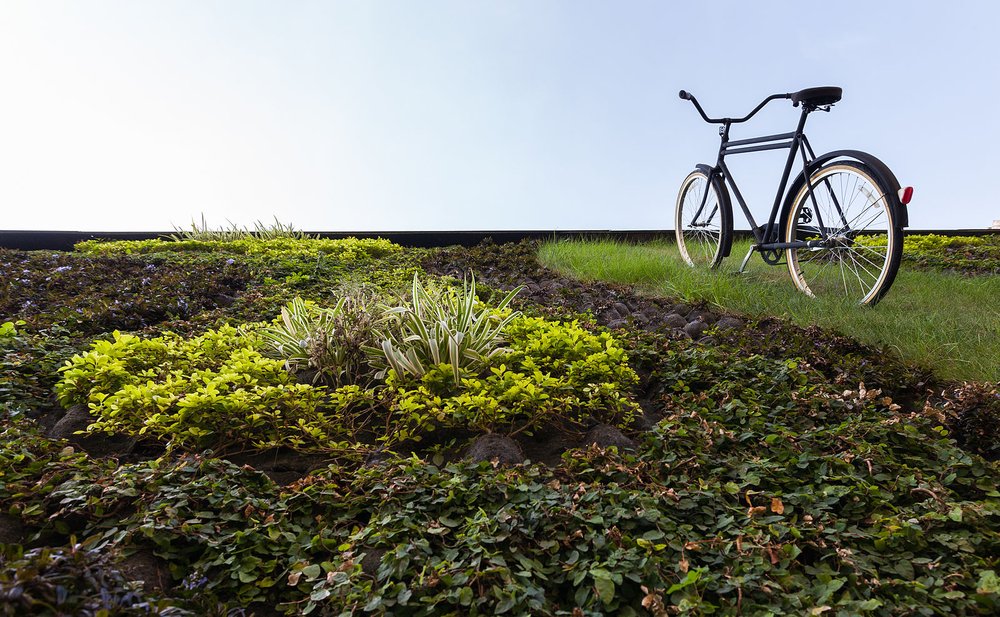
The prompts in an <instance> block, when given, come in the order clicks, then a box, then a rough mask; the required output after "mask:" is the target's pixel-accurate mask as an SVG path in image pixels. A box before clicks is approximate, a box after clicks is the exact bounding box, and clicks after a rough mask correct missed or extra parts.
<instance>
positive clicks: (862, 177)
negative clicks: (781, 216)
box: [786, 162, 902, 305]
mask: <svg viewBox="0 0 1000 617" xmlns="http://www.w3.org/2000/svg"><path fill="white" fill-rule="evenodd" d="M810 183H811V184H812V187H813V190H812V195H810V194H809V191H808V187H805V186H804V187H803V188H802V189H801V190H800V191H799V194H798V195H797V196H796V198H795V202H794V205H793V207H792V208H791V210H790V212H789V218H788V221H787V226H786V229H787V233H786V239H787V240H788V241H789V242H792V241H796V240H818V241H821V242H822V246H820V247H813V248H798V249H788V251H787V261H788V271H789V274H790V275H791V277H792V280H793V281H794V282H795V284H796V286H797V287H798V288H799V289H800V290H801V291H803V292H805V293H807V294H809V295H811V296H839V297H843V298H846V299H849V300H852V301H854V302H858V303H860V304H869V305H870V304H875V303H876V302H878V300H879V299H880V298H881V297H882V296H883V295H884V294H885V292H886V291H888V288H889V285H891V284H892V280H893V278H894V277H895V274H896V269H897V268H898V266H899V250H898V248H899V247H900V246H901V243H902V237H901V236H902V234H901V232H900V231H899V230H898V229H897V228H896V224H895V219H894V215H893V210H892V205H891V203H890V199H891V195H889V194H888V193H887V191H886V190H885V189H884V188H883V187H881V186H880V184H879V182H878V181H877V180H876V179H875V177H874V175H873V174H872V172H871V171H870V170H868V169H867V168H866V167H864V166H863V165H860V164H858V163H853V162H842V163H835V164H832V165H828V166H826V167H823V168H822V169H820V170H819V171H818V172H816V173H815V174H813V176H812V178H810Z"/></svg>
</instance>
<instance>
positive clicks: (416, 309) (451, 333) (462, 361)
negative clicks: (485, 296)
mask: <svg viewBox="0 0 1000 617" xmlns="http://www.w3.org/2000/svg"><path fill="white" fill-rule="evenodd" d="M470 279H471V280H466V281H464V282H463V288H462V291H461V292H459V291H457V290H454V289H450V288H449V289H433V288H432V289H430V290H429V289H427V288H425V287H424V286H423V285H422V284H421V283H420V278H419V276H417V275H416V274H415V275H414V276H413V285H412V288H411V296H410V300H409V302H406V303H404V304H402V305H401V306H397V307H393V308H390V309H388V310H387V311H386V317H387V319H386V321H387V323H386V324H385V325H384V326H383V327H382V328H380V330H379V331H378V333H377V338H378V340H379V341H380V346H381V349H378V348H375V349H371V350H370V354H371V356H372V362H373V364H375V365H377V366H381V368H382V370H381V371H380V373H379V375H380V376H385V374H386V373H387V372H388V370H389V369H391V370H393V371H395V373H396V374H397V375H401V376H402V375H409V376H412V377H416V378H420V377H422V376H424V375H425V374H427V373H428V372H429V371H430V370H432V369H433V368H434V367H436V366H438V365H441V364H447V365H449V366H450V367H451V371H452V377H453V379H454V383H455V385H459V384H461V381H462V376H463V374H469V373H471V374H475V373H476V372H478V371H480V370H482V369H483V368H484V367H485V366H486V363H487V362H488V361H489V360H490V358H493V357H494V356H496V355H498V354H502V353H504V352H505V351H506V350H505V349H504V348H503V347H502V344H503V330H504V328H505V327H506V326H507V324H509V323H510V322H511V320H512V319H514V318H515V317H516V316H517V315H518V313H517V312H515V311H509V310H507V305H508V304H510V301H511V300H512V299H513V298H514V296H515V295H517V293H518V292H519V291H520V290H521V289H522V288H521V287H517V288H515V289H513V290H511V291H510V292H509V293H508V294H507V295H506V296H504V298H503V299H502V300H501V301H500V302H499V304H497V305H496V307H489V306H486V305H484V304H483V303H482V302H480V301H479V298H478V297H476V277H475V275H472V276H471V277H470Z"/></svg>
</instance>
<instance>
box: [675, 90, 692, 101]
mask: <svg viewBox="0 0 1000 617" xmlns="http://www.w3.org/2000/svg"><path fill="white" fill-rule="evenodd" d="M677 96H679V97H681V98H682V99H684V100H685V101H690V100H691V93H690V92H688V91H687V90H681V91H680V92H678V93H677Z"/></svg>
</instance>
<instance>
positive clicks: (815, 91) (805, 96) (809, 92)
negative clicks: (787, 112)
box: [792, 86, 844, 107]
mask: <svg viewBox="0 0 1000 617" xmlns="http://www.w3.org/2000/svg"><path fill="white" fill-rule="evenodd" d="M843 94H844V89H843V88H838V87H836V86H821V87H819V88H806V89H805V90H799V91H798V92H796V93H795V94H793V95H792V105H794V106H795V107H798V106H799V103H802V104H803V105H808V106H809V107H822V106H824V105H833V104H834V103H836V102H837V101H839V100H840V97H841V96H843Z"/></svg>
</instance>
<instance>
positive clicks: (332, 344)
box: [261, 292, 375, 387]
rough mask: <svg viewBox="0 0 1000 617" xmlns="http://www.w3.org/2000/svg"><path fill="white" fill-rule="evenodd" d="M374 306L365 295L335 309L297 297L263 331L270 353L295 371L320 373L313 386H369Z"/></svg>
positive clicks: (352, 296)
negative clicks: (369, 355)
mask: <svg viewBox="0 0 1000 617" xmlns="http://www.w3.org/2000/svg"><path fill="white" fill-rule="evenodd" d="M373 303H374V301H373V298H372V296H371V295H369V294H367V293H365V292H356V293H353V294H350V295H344V296H343V297H341V298H340V299H339V300H338V301H337V303H336V305H335V306H333V307H332V308H326V307H321V306H317V305H316V304H315V303H313V302H307V301H305V300H303V299H302V298H295V299H294V300H292V301H291V302H289V303H288V304H287V305H286V306H285V307H284V308H282V309H281V318H280V320H276V323H275V324H274V325H272V326H270V327H268V328H264V329H263V330H261V337H262V339H263V341H264V345H265V350H266V353H268V354H269V355H271V356H272V357H275V358H280V359H282V360H284V361H285V367H286V368H287V369H288V370H289V371H291V372H293V373H298V372H302V371H309V370H312V371H316V373H315V375H314V376H313V383H316V382H320V381H322V382H324V383H326V384H327V385H330V386H333V387H340V386H344V385H349V384H356V385H367V384H368V383H370V382H371V381H372V378H373V372H374V370H373V369H372V368H371V367H370V365H369V363H368V356H367V354H366V353H365V351H364V348H365V347H369V346H371V344H372V340H373V330H372V328H373V326H374V323H375V316H374V315H373V314H372V305H373Z"/></svg>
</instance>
